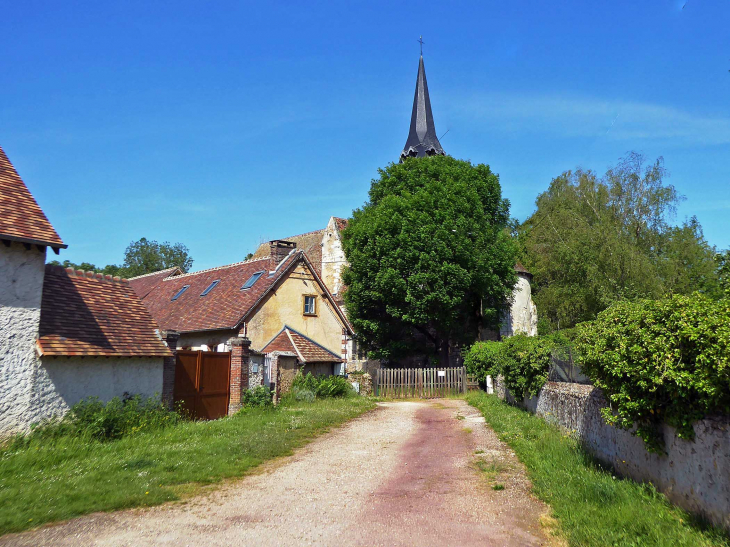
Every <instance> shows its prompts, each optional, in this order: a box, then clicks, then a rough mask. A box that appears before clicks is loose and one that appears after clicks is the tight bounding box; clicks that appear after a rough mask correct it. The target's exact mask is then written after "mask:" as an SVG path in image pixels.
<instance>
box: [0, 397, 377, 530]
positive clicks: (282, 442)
mask: <svg viewBox="0 0 730 547" xmlns="http://www.w3.org/2000/svg"><path fill="white" fill-rule="evenodd" d="M374 406H375V405H374V403H373V402H372V401H370V400H369V399H365V398H362V397H352V398H344V399H321V400H319V399H318V400H316V401H315V402H313V403H297V402H288V403H287V404H286V405H283V406H280V407H279V408H277V409H251V410H248V411H247V412H245V413H240V414H238V415H236V416H232V417H229V418H223V419H220V420H215V421H209V422H184V423H180V424H177V425H175V426H171V427H168V428H166V429H161V430H158V431H151V432H147V433H140V434H137V435H132V436H129V437H124V438H122V439H120V440H117V441H112V442H98V441H84V440H82V439H78V438H60V439H57V440H55V441H54V442H41V441H35V440H34V441H32V442H31V443H30V444H29V445H28V446H27V447H25V448H22V449H8V448H6V449H4V450H0V534H5V533H8V532H17V531H21V530H24V529H27V528H31V527H34V526H37V525H39V524H43V523H46V522H52V521H58V520H64V519H68V518H71V517H75V516H78V515H83V514H85V513H91V512H94V511H113V510H116V509H123V508H128V507H136V506H149V505H158V504H160V503H164V502H166V501H170V500H175V499H179V498H180V497H181V496H182V495H189V494H191V493H195V492H196V491H199V490H200V487H201V485H207V484H211V483H215V482H218V481H221V480H223V479H226V478H231V477H239V476H241V475H243V474H244V473H246V472H247V471H249V470H250V469H252V468H253V467H255V466H257V465H259V464H261V463H262V462H264V461H266V460H270V459H272V458H276V457H278V456H285V455H288V454H290V453H291V452H292V450H293V449H294V448H297V447H299V446H301V445H303V444H305V443H306V442H307V441H309V440H310V439H312V438H313V437H315V436H317V435H319V434H321V433H323V432H324V431H326V430H327V429H328V428H330V427H332V426H336V425H339V424H341V423H343V422H345V421H347V420H349V419H350V418H354V417H355V416H357V415H359V414H362V413H363V412H365V411H367V410H370V409H371V408H373V407H374Z"/></svg>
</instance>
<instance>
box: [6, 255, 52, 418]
mask: <svg viewBox="0 0 730 547" xmlns="http://www.w3.org/2000/svg"><path fill="white" fill-rule="evenodd" d="M45 261H46V253H45V252H41V251H39V250H38V249H37V248H36V247H31V249H30V250H25V247H23V245H21V244H20V243H12V244H11V245H10V247H6V246H5V245H0V432H11V431H15V430H19V429H23V428H24V427H26V426H27V425H28V419H29V418H33V416H32V414H31V413H30V412H31V409H30V406H31V393H32V386H33V377H34V372H35V368H36V365H37V358H36V352H35V340H36V338H37V337H38V325H39V322H40V317H41V295H42V293H43V275H44V272H45Z"/></svg>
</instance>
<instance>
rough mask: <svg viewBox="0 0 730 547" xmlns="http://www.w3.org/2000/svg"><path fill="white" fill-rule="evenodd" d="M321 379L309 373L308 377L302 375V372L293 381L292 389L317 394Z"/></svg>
mask: <svg viewBox="0 0 730 547" xmlns="http://www.w3.org/2000/svg"><path fill="white" fill-rule="evenodd" d="M319 382H320V380H319V378H317V377H316V376H315V375H313V374H312V373H311V372H308V373H307V374H306V375H305V374H302V372H301V371H299V372H297V374H296V376H294V380H293V381H292V388H295V387H296V388H300V389H306V390H308V391H312V392H316V391H317V387H319Z"/></svg>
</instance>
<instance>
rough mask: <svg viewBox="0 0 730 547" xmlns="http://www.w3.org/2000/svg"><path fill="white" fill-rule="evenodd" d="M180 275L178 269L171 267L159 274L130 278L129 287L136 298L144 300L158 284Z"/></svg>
mask: <svg viewBox="0 0 730 547" xmlns="http://www.w3.org/2000/svg"><path fill="white" fill-rule="evenodd" d="M181 273H182V271H180V268H178V267H173V268H167V269H166V270H160V271H159V272H153V273H149V274H145V275H138V276H137V277H130V278H129V279H128V281H129V285H130V286H131V287H132V288H133V289H134V292H135V293H137V296H139V297H140V298H144V297H145V296H147V295H148V294H149V293H150V291H151V290H152V289H154V288H155V287H156V286H157V285H158V284H159V282H160V281H162V280H163V279H166V278H168V277H172V276H175V275H180V274H181Z"/></svg>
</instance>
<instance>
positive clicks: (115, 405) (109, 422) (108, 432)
mask: <svg viewBox="0 0 730 547" xmlns="http://www.w3.org/2000/svg"><path fill="white" fill-rule="evenodd" d="M183 419H184V418H183V416H182V415H181V414H180V413H179V412H175V411H171V410H169V409H168V408H167V407H166V406H165V405H164V404H163V403H162V402H161V401H160V400H159V399H157V398H155V397H141V396H140V395H136V396H133V397H126V398H124V399H120V398H119V397H114V398H113V399H111V400H110V401H109V402H108V403H106V404H105V403H104V402H103V401H101V400H100V399H99V398H98V397H89V398H87V399H83V400H82V401H79V402H78V403H76V404H75V405H74V406H72V407H71V409H70V410H69V411H68V412H67V413H66V415H65V416H64V417H63V418H60V419H51V420H47V421H45V422H42V423H40V424H38V425H37V426H35V427H34V428H33V429H32V430H31V431H30V433H28V434H25V435H19V436H18V437H16V439H15V441H14V442H13V444H14V445H15V446H16V447H20V446H22V445H28V444H29V443H30V442H31V441H33V440H37V441H45V442H48V441H52V440H54V439H59V438H62V437H77V438H81V439H85V440H94V441H111V440H115V439H120V438H122V437H126V436H128V435H133V434H135V433H139V432H141V431H151V430H155V429H162V428H165V427H168V426H170V425H174V424H177V423H178V422H180V421H182V420H183Z"/></svg>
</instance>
